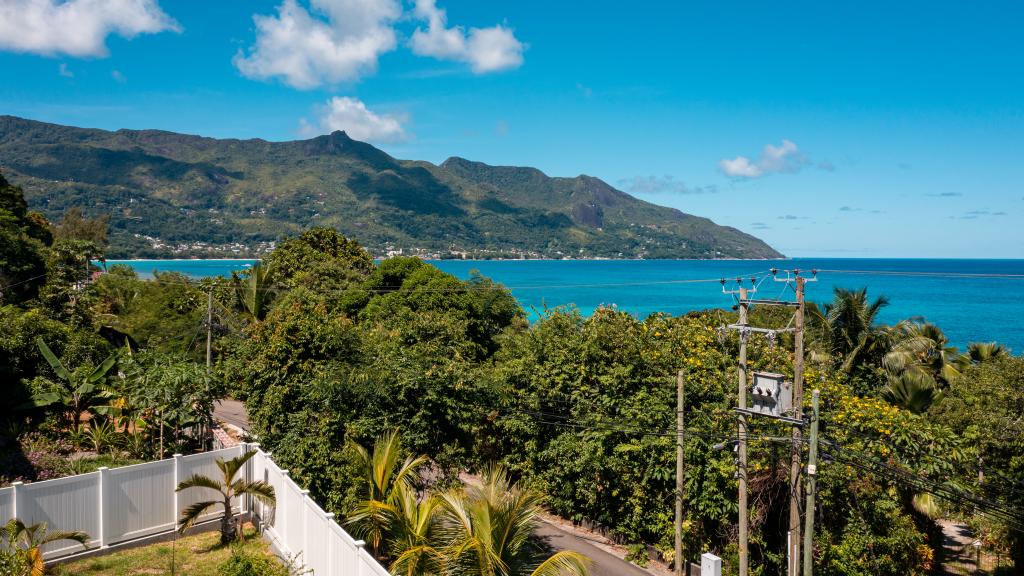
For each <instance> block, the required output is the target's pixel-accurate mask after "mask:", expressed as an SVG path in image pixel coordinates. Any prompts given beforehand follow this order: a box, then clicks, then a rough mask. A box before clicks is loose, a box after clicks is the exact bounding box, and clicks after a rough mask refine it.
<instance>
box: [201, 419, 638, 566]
mask: <svg viewBox="0 0 1024 576" xmlns="http://www.w3.org/2000/svg"><path fill="white" fill-rule="evenodd" d="M213 416H214V418H216V419H217V420H220V421H222V422H227V423H228V424H232V425H234V426H238V427H239V428H241V429H242V430H245V431H246V432H248V431H249V415H248V414H247V413H246V411H245V404H243V403H242V402H240V401H238V400H231V399H224V400H217V402H216V403H215V404H214V408H213ZM537 535H538V536H540V537H541V538H543V539H544V541H545V542H546V543H547V545H548V546H551V547H552V548H553V549H555V550H572V551H574V552H579V553H580V554H583V555H584V556H586V557H587V558H590V559H591V560H592V561H593V565H592V566H591V570H590V573H591V574H592V576H650V572H647V571H646V570H643V569H641V568H638V567H637V566H635V565H633V564H630V563H629V562H626V561H625V560H622V559H621V558H618V557H617V556H614V555H612V554H609V553H608V552H605V551H604V550H602V549H600V548H598V547H597V546H594V545H593V544H592V543H590V542H589V541H588V540H587V539H586V538H582V537H580V536H577V535H575V534H570V533H569V532H565V531H563V530H561V529H560V528H558V527H557V526H555V525H553V524H548V523H547V522H544V523H542V524H541V525H540V527H539V528H538V529H537Z"/></svg>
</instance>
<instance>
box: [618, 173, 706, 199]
mask: <svg viewBox="0 0 1024 576" xmlns="http://www.w3.org/2000/svg"><path fill="white" fill-rule="evenodd" d="M619 186H621V187H622V188H623V189H624V190H626V191H628V192H631V193H633V194H663V193H668V194H715V193H717V192H718V188H717V187H716V186H713V185H712V186H694V187H691V186H687V185H686V183H684V182H682V181H680V180H676V179H675V178H673V177H672V175H671V174H666V175H664V176H634V177H632V178H623V179H622V180H619Z"/></svg>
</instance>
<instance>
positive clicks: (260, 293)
mask: <svg viewBox="0 0 1024 576" xmlns="http://www.w3.org/2000/svg"><path fill="white" fill-rule="evenodd" d="M274 276H275V275H274V267H273V265H271V264H264V263H262V262H258V263H256V265H254V266H253V267H252V268H250V269H249V272H248V275H247V276H246V277H245V278H244V279H242V278H241V277H239V276H238V275H237V274H235V276H234V280H235V296H236V297H237V298H238V302H239V303H240V304H241V305H242V309H244V310H245V313H246V314H247V315H248V316H249V318H251V319H252V320H253V321H255V322H259V321H261V320H263V317H264V316H266V315H267V308H268V306H269V305H270V301H271V300H272V299H273V297H274V294H273V292H271V290H270V288H271V285H272V284H273V283H274Z"/></svg>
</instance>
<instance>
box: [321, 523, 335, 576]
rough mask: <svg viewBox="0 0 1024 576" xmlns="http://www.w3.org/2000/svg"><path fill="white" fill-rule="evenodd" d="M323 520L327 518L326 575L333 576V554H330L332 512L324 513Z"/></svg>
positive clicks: (332, 538)
mask: <svg viewBox="0 0 1024 576" xmlns="http://www.w3.org/2000/svg"><path fill="white" fill-rule="evenodd" d="M324 518H327V550H325V552H327V573H328V574H334V554H331V549H332V548H334V545H333V544H334V540H335V538H334V533H333V532H332V530H333V528H332V527H331V524H334V512H325V513H324Z"/></svg>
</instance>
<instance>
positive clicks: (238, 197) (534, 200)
mask: <svg viewBox="0 0 1024 576" xmlns="http://www.w3.org/2000/svg"><path fill="white" fill-rule="evenodd" d="M0 156H2V157H3V158H4V166H5V168H6V170H8V171H9V176H10V177H11V178H12V179H13V180H14V181H16V182H18V183H19V184H21V185H23V186H25V187H26V191H27V194H28V200H29V204H30V205H32V206H33V207H38V208H39V209H40V210H43V211H44V212H45V213H46V215H47V216H48V217H50V218H52V219H56V218H58V217H59V216H60V215H61V214H62V213H63V212H64V211H66V210H68V209H72V208H81V209H82V210H84V211H86V212H88V213H90V214H93V215H97V216H99V215H109V217H110V226H111V238H110V241H111V247H110V249H109V250H108V255H109V256H111V257H118V258H120V257H127V256H134V257H152V256H160V255H163V256H167V255H169V254H171V253H176V254H192V255H208V254H210V253H211V252H210V251H209V249H210V247H211V246H213V247H217V248H215V253H220V254H224V255H231V254H237V253H245V252H246V251H248V250H249V249H251V248H255V247H256V246H257V245H258V244H259V243H261V242H263V243H266V242H270V241H274V240H277V239H279V238H281V237H283V236H286V235H289V234H294V233H296V232H298V231H301V230H303V229H307V228H309V227H312V226H318V225H323V226H331V227H334V228H337V229H338V230H340V231H341V232H342V233H344V234H345V235H346V236H348V237H358V238H359V239H360V240H361V242H362V243H363V245H364V246H367V247H368V248H369V249H370V251H371V252H372V253H373V254H375V255H383V254H385V253H387V252H388V251H389V250H393V249H404V250H405V253H410V251H412V250H417V251H422V252H420V253H431V254H434V253H436V254H440V255H443V256H446V257H447V256H454V257H458V255H460V254H461V253H463V252H468V253H471V254H476V255H479V256H481V257H489V258H494V257H515V256H521V255H530V256H544V257H549V258H568V257H580V256H584V257H595V256H602V257H611V258H616V257H618V258H623V257H625V258H636V257H646V258H679V257H692V258H718V257H740V258H766V257H776V256H778V253H777V252H775V251H774V250H773V249H772V248H771V247H769V246H768V245H766V244H765V243H764V242H761V241H760V240H758V239H756V238H754V237H752V236H749V235H747V234H744V233H742V232H740V231H738V230H736V229H734V228H729V227H724V226H717V225H715V224H714V223H713V222H711V221H710V220H708V219H706V218H700V217H697V216H691V215H689V214H683V213H682V212H679V211H678V210H674V209H671V208H664V207H661V206H656V205H653V204H650V203H647V202H644V201H641V200H638V199H636V198H633V197H632V196H629V195H628V194H625V193H623V192H621V191H619V190H616V189H614V188H612V187H611V186H609V185H608V184H606V183H604V182H602V181H601V180H598V179H596V178H592V177H588V176H580V177H577V178H549V177H547V176H545V175H544V174H543V173H541V172H540V171H539V170H536V169H533V168H511V167H500V166H487V165H485V164H480V163H477V162H470V161H468V160H463V159H461V158H451V159H449V160H448V161H446V162H444V163H443V164H442V165H440V166H435V165H433V164H429V163H427V162H416V161H403V160H397V159H395V158H392V157H391V156H388V155H387V154H385V153H384V152H382V151H381V150H378V149H377V148H374V147H373V146H371V145H369V144H366V143H363V142H358V141H355V140H352V139H350V138H349V137H348V136H346V135H345V133H344V132H335V133H334V134H331V135H327V136H320V137H317V138H313V139H311V140H302V141H295V142H276V143H275V142H266V141H263V140H244V141H239V140H214V139H211V138H201V137H197V136H187V135H184V134H174V133H170V132H160V131H154V130H144V131H132V130H119V131H117V132H105V131H102V130H86V129H81V128H72V127H65V126H57V125H53V124H45V123H42V122H34V121H31V120H24V119H21V118H14V117H11V116H0ZM538 231H542V232H543V233H538ZM147 236H148V237H153V238H157V239H159V241H157V240H154V241H149V240H147V239H146V238H145V237H147ZM198 243H203V245H201V246H200V245H198ZM158 244H159V245H158ZM232 244H237V245H238V246H233V247H232V246H230V245H232ZM265 246H266V245H264V247H265ZM233 249H234V250H239V251H240V252H232V250H233ZM249 253H251V252H249Z"/></svg>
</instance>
